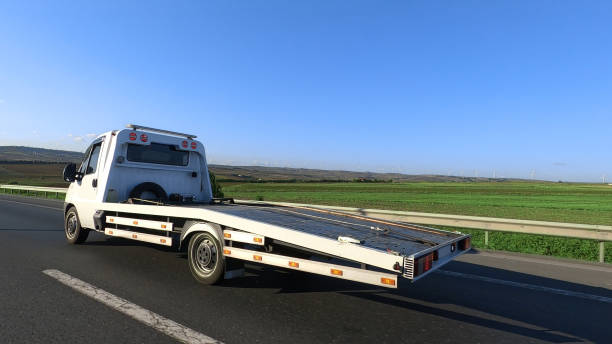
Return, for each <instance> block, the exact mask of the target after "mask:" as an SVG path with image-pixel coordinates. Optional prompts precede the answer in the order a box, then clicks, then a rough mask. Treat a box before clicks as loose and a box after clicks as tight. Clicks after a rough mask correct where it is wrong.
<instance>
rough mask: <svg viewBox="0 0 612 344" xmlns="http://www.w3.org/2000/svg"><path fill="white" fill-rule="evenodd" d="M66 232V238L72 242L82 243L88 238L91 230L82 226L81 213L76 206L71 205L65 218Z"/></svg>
mask: <svg viewBox="0 0 612 344" xmlns="http://www.w3.org/2000/svg"><path fill="white" fill-rule="evenodd" d="M64 234H66V240H67V241H68V242H69V243H71V244H80V243H82V242H84V241H85V240H87V236H88V235H89V230H88V229H85V228H83V227H81V222H79V215H78V214H77V211H76V208H75V207H70V209H68V211H67V212H66V217H65V218H64Z"/></svg>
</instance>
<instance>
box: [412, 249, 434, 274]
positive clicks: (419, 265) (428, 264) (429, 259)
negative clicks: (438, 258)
mask: <svg viewBox="0 0 612 344" xmlns="http://www.w3.org/2000/svg"><path fill="white" fill-rule="evenodd" d="M433 260H434V253H433V252H432V253H429V254H427V255H424V256H422V257H419V258H417V259H415V260H414V276H418V275H421V274H423V273H425V272H427V271H429V270H431V268H432V267H433Z"/></svg>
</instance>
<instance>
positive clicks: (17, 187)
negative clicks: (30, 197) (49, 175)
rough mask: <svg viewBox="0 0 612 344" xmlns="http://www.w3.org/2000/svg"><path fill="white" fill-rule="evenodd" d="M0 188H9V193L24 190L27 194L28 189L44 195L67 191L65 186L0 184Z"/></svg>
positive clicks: (57, 194)
mask: <svg viewBox="0 0 612 344" xmlns="http://www.w3.org/2000/svg"><path fill="white" fill-rule="evenodd" d="M0 189H5V190H9V191H10V193H11V194H13V193H21V191H25V192H26V194H28V193H29V192H30V191H33V192H43V193H44V195H45V197H47V194H49V193H55V195H56V196H59V194H61V193H66V191H68V189H67V188H49V187H44V186H27V185H0Z"/></svg>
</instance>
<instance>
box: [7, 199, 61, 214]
mask: <svg viewBox="0 0 612 344" xmlns="http://www.w3.org/2000/svg"><path fill="white" fill-rule="evenodd" d="M0 201H3V202H10V203H17V204H25V205H31V206H33V207H39V208H47V209H53V210H59V211H61V210H62V208H55V207H47V206H45V205H40V204H34V203H25V202H17V201H9V200H8V199H1V198H0Z"/></svg>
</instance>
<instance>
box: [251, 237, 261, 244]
mask: <svg viewBox="0 0 612 344" xmlns="http://www.w3.org/2000/svg"><path fill="white" fill-rule="evenodd" d="M253 241H254V242H258V243H260V244H261V243H262V240H261V238H258V237H255V238H253Z"/></svg>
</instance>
